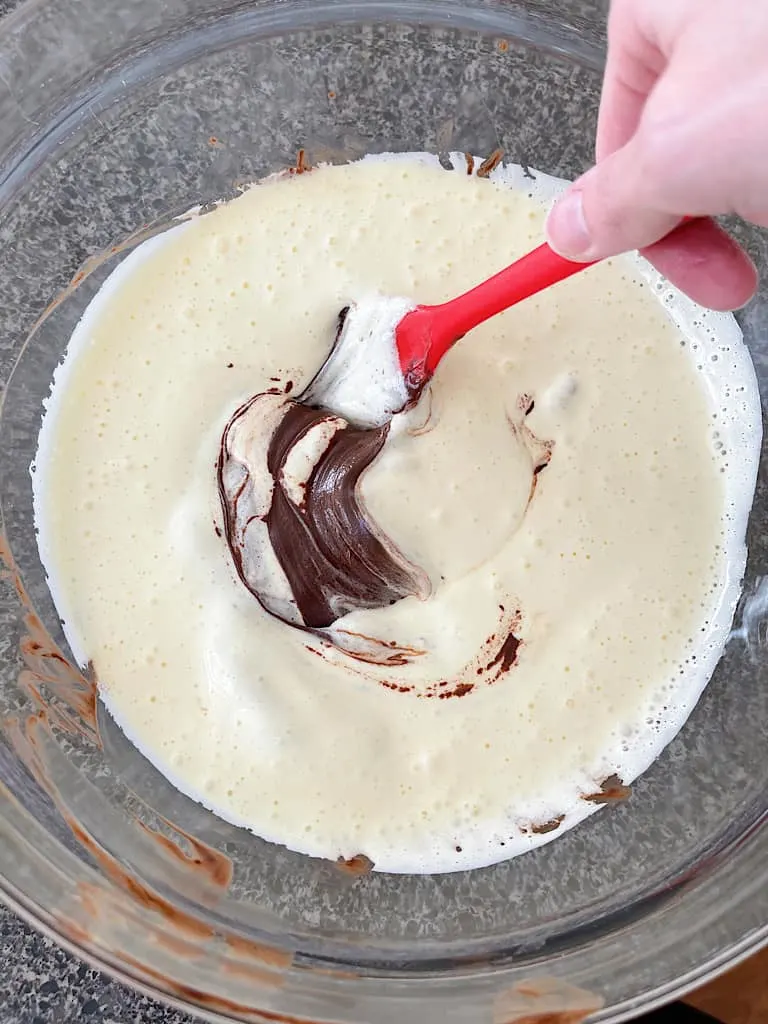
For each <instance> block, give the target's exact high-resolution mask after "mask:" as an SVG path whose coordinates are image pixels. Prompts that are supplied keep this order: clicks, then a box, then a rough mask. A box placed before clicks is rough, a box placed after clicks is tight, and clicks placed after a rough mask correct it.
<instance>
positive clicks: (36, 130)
mask: <svg viewBox="0 0 768 1024" xmlns="http://www.w3.org/2000/svg"><path fill="white" fill-rule="evenodd" d="M603 21H604V5H603V4H601V3H587V2H571V3H568V2H562V3H556V2H549V3H546V2H539V3H534V2H530V3H522V2H521V3H513V2H499V3H494V2H482V0H475V2H465V3H460V4H459V3H457V2H454V0H445V2H440V0H433V2H429V0H423V2H420V3H401V2H396V0H391V2H384V0H382V2H374V0H371V2H361V3H348V2H345V0H338V2H333V0H328V2H324V0H307V2H290V0H283V2H280V0H274V2H264V3H258V2H255V3H250V4H248V3H240V4H234V3H230V4H226V3H224V4H222V3H213V2H204V0H199V2H195V0H188V2H181V0H178V2H167V3H156V2H154V0H133V2H127V0H126V2H120V0H116V2H111V3H104V2H103V0H102V2H97V0H80V2H79V3H78V4H71V5H67V7H66V9H62V8H61V6H60V5H55V4H53V3H48V2H29V3H27V4H24V5H22V6H21V7H20V8H19V9H17V11H16V12H15V13H14V14H13V15H12V16H11V17H10V18H8V19H6V20H5V22H3V23H1V24H0V68H2V69H3V74H2V76H0V160H1V161H2V164H1V167H2V170H1V173H0V239H2V246H0V289H2V299H3V301H2V303H0V373H2V377H1V378H0V379H1V380H2V381H3V382H4V383H7V390H6V393H5V398H4V405H3V410H2V420H1V421H0V453H1V454H0V502H1V503H2V504H1V506H0V507H1V508H2V516H3V526H4V530H5V537H6V539H7V543H8V548H9V559H12V562H13V571H12V572H11V574H10V575H9V577H8V578H7V580H5V583H4V584H3V589H2V603H0V623H2V631H1V632H0V645H2V646H1V647H0V650H1V651H2V663H1V664H0V678H1V681H0V718H2V729H1V731H0V779H1V780H2V788H0V800H1V801H2V809H3V816H2V820H0V836H1V837H2V838H1V841H0V874H2V876H4V879H5V882H4V888H5V892H6V895H7V898H8V900H9V901H10V902H11V904H12V905H13V906H15V907H16V908H17V909H19V910H20V911H21V912H22V913H23V914H24V915H25V916H27V917H28V918H29V919H30V920H32V921H33V922H35V923H36V924H37V925H38V926H40V927H42V928H44V929H46V930H48V931H49V932H50V933H51V934H53V935H54V936H56V937H57V938H58V939H59V941H63V942H65V943H68V944H70V946H72V947H73V948H75V949H77V951H78V952H80V953H81V954H82V955H85V956H87V957H89V958H91V959H93V960H95V961H97V962H98V963H100V964H102V965H104V966H107V967H109V968H110V969H111V970H112V971H113V972H115V973H118V974H119V975H121V976H122V977H124V978H126V979H128V980H130V981H131V982H132V983H134V984H137V985H140V986H143V987H145V988H148V989H149V990H151V991H153V992H155V993H156V994H161V995H163V996H164V997H166V998H169V999H172V1000H175V1001H177V1002H180V1003H183V1004H185V1005H187V1006H190V1007H194V1008H196V1009H197V1010H201V1011H203V1012H206V1013H208V1014H210V1015H213V1016H216V1015H219V1016H222V1017H225V1018H234V1019H244V1020H250V1019H253V1020H266V1019H275V1018H274V1015H275V1014H277V1015H278V1017H277V1019H281V1018H280V1016H279V1015H281V1014H282V1015H288V1016H290V1017H293V1018H298V1019H303V1018H307V1019H310V1020H339V1021H355V1022H362V1021H365V1022H371V1024H376V1022H379V1021H381V1022H382V1024H383V1022H384V1021H390V1020H392V1019H393V1017H395V1015H397V1017H398V1018H399V1019H400V1020H402V1021H403V1022H404V1024H407V1022H411V1021H413V1022H416V1021H419V1022H422V1021H427V1022H428V1021H431V1020H435V1021H437V1020H442V1019H444V1018H445V1017H447V1016H448V1017H449V1018H450V1019H451V1020H452V1021H457V1022H461V1021H467V1022H470V1021H471V1022H473V1024H474V1022H476V1021H483V1020H488V1021H496V1022H503V1021H511V1020H513V1019H516V1015H517V1016H519V1015H520V1013H523V1012H530V1011H531V1007H533V1009H534V1010H539V1011H543V1010H545V1009H554V1010H557V1009H568V1008H575V1009H578V1008H579V1007H584V1008H586V1007H588V1006H592V1005H596V1004H597V1003H598V1002H602V1003H603V1009H602V1010H599V1011H598V1013H597V1018H596V1019H600V1020H619V1019H622V1018H623V1017H626V1016H629V1015H632V1014H634V1013H637V1012H639V1010H640V1009H641V1008H643V1007H647V1006H649V1005H651V1004H652V1003H653V1002H654V1001H656V1000H659V999H663V998H669V997H670V996H671V995H673V994H675V993H676V992H678V991H680V990H681V989H682V988H684V987H690V986H691V985H693V984H694V983H696V982H697V981H700V980H701V979H702V978H703V977H704V976H706V974H707V973H708V972H711V971H712V970H716V969H719V968H720V967H722V966H723V965H724V964H726V963H728V962H731V961H732V960H733V959H734V958H736V957H738V956H740V955H742V954H743V953H746V952H747V951H749V950H750V949H751V948H754V947H755V946H756V945H757V944H758V943H759V942H760V940H761V938H765V926H766V923H768V868H767V867H766V865H767V864H768V858H767V857H766V854H768V828H766V825H765V818H766V807H767V806H768V798H767V797H766V793H768V758H766V741H765V736H766V730H767V729H768V678H767V676H768V673H767V672H766V668H765V659H764V657H763V656H762V655H761V645H762V637H763V623H762V620H761V618H760V615H759V614H758V613H755V614H753V615H752V616H751V617H748V620H745V621H746V626H745V629H744V630H743V631H742V632H743V635H742V637H741V638H736V639H734V640H733V641H732V642H731V643H730V644H729V647H728V649H727V652H726V656H725V658H724V660H723V662H722V664H721V665H720V667H719V669H718V671H717V673H716V676H715V679H714V680H713V682H712V684H711V686H710V687H709V689H708V690H707V692H706V694H705V696H704V698H703V699H702V701H701V703H700V704H699V706H698V708H697V709H696V712H695V713H694V715H693V717H692V719H691V721H690V722H689V724H688V725H687V726H686V728H685V729H684V730H683V732H682V733H681V735H680V736H679V737H678V738H677V740H675V742H674V743H673V744H672V745H671V746H670V748H669V749H668V750H667V752H666V753H665V754H664V756H663V757H662V758H661V759H660V760H659V761H658V762H657V764H656V765H655V766H654V767H653V768H652V770H651V771H649V772H648V773H647V774H646V776H645V777H644V778H643V779H642V780H641V781H640V782H639V783H638V784H637V785H636V786H635V787H634V792H633V796H632V799H631V800H630V801H629V802H628V803H627V804H625V805H622V806H619V807H616V808H611V809H608V810H606V811H603V812H601V813H600V814H599V815H597V816H596V817H595V818H593V819H592V820H591V821H590V822H588V823H586V824H585V825H583V826H581V827H580V828H578V829H577V830H575V831H574V832H572V833H570V834H568V835H566V836H565V837H563V838H562V839H559V840H558V841H557V842H556V843H554V844H553V845H551V846H548V847H546V848H544V849H542V850H539V851H537V852H536V853H533V854H530V855H527V856H526V857H524V858H522V859H518V860H516V861H512V862H510V863H508V864H502V865H499V866H497V867H495V868H491V869H487V870H483V871H478V872H474V873H469V874H457V875H452V876H442V877H421V878H403V877H396V876H384V875H381V876H380V875H375V874H374V875H367V876H364V877H354V876H350V875H346V874H344V873H342V872H341V871H339V869H338V868H337V867H335V866H334V865H331V864H327V863H324V862H318V861H313V860H309V859H306V858H303V857H300V856H298V855H294V854H291V853H289V852H287V851H285V850H283V849H280V848H277V847H274V846H271V845H269V844H267V843H264V842H261V841H260V840H258V839H256V838H254V837H251V836H249V835H246V834H245V833H243V832H240V831H238V830H236V829H234V828H232V827H230V826H228V825H226V824H224V823H223V822H221V821H218V820H217V819H215V818H214V817H213V816H212V815H210V814H209V813H207V812H206V811H204V810H203V809H202V808H200V807H199V806H197V805H195V804H193V803H191V802H190V801H189V800H187V799H185V798H184V797H182V796H181V795H179V794H178V793H176V792H175V791H174V790H173V789H172V788H171V787H170V786H169V785H168V784H167V783H166V782H165V781H164V780H163V779H162V778H161V777H159V776H158V775H157V773H156V772H154V771H153V770H152V769H151V768H150V766H149V765H148V764H147V763H146V762H145V761H144V760H143V759H142V758H141V757H140V756H139V755H138V754H137V753H136V752H135V751H134V750H133V748H132V747H131V746H130V745H129V744H128V743H127V742H126V741H125V740H124V739H123V737H122V736H121V734H120V733H119V732H118V731H117V730H116V729H115V728H114V727H113V726H112V725H111V723H110V722H109V721H108V720H107V719H106V718H105V716H104V715H103V714H101V713H99V725H100V729H99V732H98V734H97V733H96V731H95V730H94V728H93V722H92V719H91V717H90V711H91V707H92V704H91V702H92V692H91V690H90V688H89V686H88V685H87V684H86V683H83V682H82V681H78V679H77V677H76V676H74V675H73V673H72V672H71V671H69V670H68V669H67V667H66V666H65V665H64V664H63V663H62V662H61V661H59V660H58V659H57V657H56V656H55V655H54V653H53V648H52V647H51V640H52V641H54V642H55V643H57V644H59V645H60V646H61V649H62V651H63V652H64V654H65V655H66V654H67V653H68V652H67V648H66V645H65V643H64V640H63V637H62V634H61V630H60V627H59V626H58V624H57V621H56V617H55V613H54V610H53V608H52V605H51V602H50V597H49V595H48V592H47V588H46V586H45V580H44V576H43V573H42V570H41V567H40V564H39V561H38V558H37V553H36V547H35V538H34V531H33V526H32V518H31V491H30V483H29V475H28V466H29V463H30V461H31V459H32V457H33V454H34V447H35V441H36V436H37V431H38V428H39V422H40V416H41V412H42V399H43V397H44V396H45V394H46V393H47V390H48V385H49V381H50V378H51V374H52V371H53V368H54V367H55V365H56V364H57V362H58V360H59V359H60V356H61V353H62V351H63V349H64V346H65V344H66V341H67V339H68V336H69V332H70V331H71V328H72V327H73V325H74V323H75V322H76V320H77V319H78V317H79V315H80V313H81V312H82V309H83V308H84V306H85V304H86V303H87V301H88V299H89V298H90V296H91V295H92V294H93V292H94V290H95V289H96V287H98V284H99V282H100V281H101V280H103V278H104V276H105V275H106V273H108V271H109V270H110V269H111V268H112V267H113V266H114V265H115V262H116V261H117V260H119V259H120V258H121V256H122V255H123V254H124V252H125V251H126V249H125V248H124V245H125V243H126V240H128V246H130V244H131V242H130V239H132V238H135V237H137V235H138V236H141V234H142V232H147V231H149V232H151V231H153V230H157V229H160V228H161V227H162V226H163V225H165V224H167V223H168V221H169V219H170V218H171V217H172V216H173V215H175V214H178V213H181V212H182V211H184V210H186V209H188V208H189V207H190V206H191V205H193V204H195V203H198V202H203V203H205V202H210V201H213V200H216V199H219V198H221V197H222V196H226V195H231V194H233V193H234V192H235V191H236V190H237V188H238V186H239V185H241V184H243V183H245V182H248V181H251V180H253V179H255V178H258V177H261V176H262V175H264V174H266V173H269V172H271V171H274V170H277V169H280V168H283V167H286V166H289V165H291V164H292V163H293V162H294V160H295V158H296V153H297V150H298V149H299V148H305V149H306V151H307V156H308V159H309V161H310V162H312V161H318V160H332V161H342V160H346V159H349V158H352V157H356V156H359V155H361V154H362V153H365V152H371V151H377V150H379V151H381V150H422V149H427V150H431V151H435V152H442V151H446V150H449V149H459V150H469V151H472V152H474V153H476V154H485V153H489V152H490V151H491V150H493V149H495V148H497V147H501V148H503V149H504V150H505V152H506V154H507V157H508V158H509V159H511V160H516V161H522V162H525V163H530V164H531V165H534V166H538V167H541V168H542V169H543V170H545V171H548V172H551V173H556V174H563V175H574V174H576V173H578V172H579V171H580V170H582V169H583V168H584V167H586V166H587V165H588V164H589V162H590V158H591V150H592V139H593V136H594V125H595V117H596V109H597V100H598V95H599V82H600V73H599V72H600V65H601V61H602V46H603V37H602V32H603ZM741 234H742V237H743V238H744V240H745V241H746V242H747V244H748V245H749V247H750V249H751V251H752V253H753V255H754V256H755V258H756V259H757V261H758V263H759V264H760V265H761V266H762V267H763V268H768V246H767V245H766V241H765V238H764V237H763V236H762V235H760V234H759V233H757V232H750V231H748V230H746V229H744V230H742V232H741ZM112 247H117V249H118V251H116V252H114V253H112V252H111V249H112ZM100 254H106V255H100ZM93 256H97V258H96V259H94V260H92V261H91V262H90V263H88V264H87V266H86V270H87V272H88V273H87V274H86V275H85V276H84V277H83V278H80V277H79V276H78V278H77V279H76V282H75V284H73V285H71V286H70V282H72V281H73V278H75V275H76V274H78V270H79V268H80V267H81V265H82V264H83V263H84V262H85V261H86V260H87V259H89V258H90V257H93ZM62 290H65V291H64V297H63V299H62V300H61V301H60V302H59V303H58V304H57V305H56V306H55V307H54V308H52V309H49V304H50V303H51V301H52V300H53V299H54V297H56V296H57V294H58V293H60V292H61V291H62ZM46 310H48V314H47V316H46V317H45V318H43V320H42V321H41V322H40V323H39V324H38V326H37V327H35V324H36V322H37V321H38V319H39V318H40V317H41V316H42V314H43V313H44V311H46ZM767 310H768V302H767V301H766V294H765V293H764V292H763V293H761V295H760V296H759V297H758V299H757V300H756V301H755V302H754V303H753V305H752V306H751V307H750V309H749V310H748V311H747V312H746V313H745V314H744V315H743V317H742V320H743V324H744V328H745V333H746V336H747V338H748V341H749V343H750V346H751V348H752V351H753V355H754V357H755V362H756V365H757V369H758V375H759V377H760V384H761V389H765V387H766V386H768V366H766V351H767V350H766V341H765V326H766V322H767V316H768V314H767V313H766V311H767ZM30 333H31V337H29V336H30ZM28 337H29V341H28V342H26V347H25V341H26V339H27V338H28ZM14 365H15V369H14ZM12 370H13V373H11V371H12ZM764 393H765V391H764ZM767 517H768V496H767V495H766V490H765V467H764V466H763V467H761V475H760V482H759V486H758V495H757V501H756V505H755V509H754V512H753V516H752V522H751V527H750V544H751V555H750V565H749V571H748V574H747V584H746V590H747V593H748V594H751V593H752V592H753V591H754V590H755V588H756V587H757V585H758V581H759V579H760V578H761V577H762V576H764V575H765V574H766V566H768V553H767V552H766V540H765V529H764V527H765V522H766V518H767ZM18 584H23V589H24V592H25V594H26V597H25V599H24V600H22V599H21V598H20V596H19V586H18ZM25 602H26V603H25ZM33 609H34V612H35V614H36V616H38V617H39V619H40V620H41V623H39V622H37V621H36V620H35V618H34V617H33V618H31V619H30V615H31V613H32V610H33ZM24 616H26V618H27V621H26V623H25V622H24V621H23V619H24ZM46 631H47V634H49V635H50V639H49V638H48V637H47V636H46ZM25 637H27V638H28V639H26V640H25V639H24V638H25ZM20 673H26V674H23V675H22V678H21V680H20V679H19V675H20ZM230 870H231V871H232V879H231V883H230V882H229V879H228V874H229V871H230ZM543 978H549V979H558V980H557V981H552V980H550V981H548V982H543V981H542V980H541V979H543ZM532 979H533V980H534V981H535V982H536V984H535V985H534V987H533V988H530V984H529V983H530V982H531V980H532ZM523 983H526V984H528V988H527V989H526V988H525V985H524V990H523V992H522V993H521V992H520V991H519V990H517V991H516V992H515V991H513V990H514V989H515V986H519V985H521V984H523ZM568 986H577V987H578V988H579V989H580V990H582V994H579V993H578V992H575V991H573V989H572V988H569V987H568ZM526 993H527V994H526ZM584 993H588V994H584ZM270 1014H272V1015H273V1016H271V1017H270Z"/></svg>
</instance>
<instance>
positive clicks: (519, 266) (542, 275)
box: [395, 217, 694, 396]
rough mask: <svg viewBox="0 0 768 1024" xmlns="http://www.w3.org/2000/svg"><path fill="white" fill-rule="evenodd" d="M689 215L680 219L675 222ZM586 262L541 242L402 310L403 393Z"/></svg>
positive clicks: (399, 341)
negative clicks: (483, 275) (490, 271)
mask: <svg viewBox="0 0 768 1024" xmlns="http://www.w3.org/2000/svg"><path fill="white" fill-rule="evenodd" d="M693 219H694V218H693V217H683V219H682V220H681V221H680V224H687V223H689V222H690V221H691V220H693ZM678 227H679V225H678ZM675 230H676V229H675ZM592 266H594V263H574V262H573V261H572V260H567V259H565V257H564V256H558V254H557V253H556V252H555V251H554V250H553V249H550V247H549V246H548V245H547V243H546V242H545V243H544V244H543V245H540V246H539V247H538V249H534V250H533V252H529V253H528V254H527V255H526V256H523V257H521V258H520V259H519V260H517V261H516V262H515V263H513V264H512V265H511V266H509V267H507V268H506V269H505V270H502V271H500V273H498V274H495V275H494V276H493V277H491V278H489V279H488V280H487V281H483V283H482V284H479V285H478V286H477V287H476V288H472V289H471V291H468V292H465V293H464V294H463V295H459V297H458V298H456V299H451V300H450V301H449V302H442V303H441V304H440V305H439V306H417V307H416V309H413V310H411V312H410V313H406V315H405V316H404V317H403V319H402V320H401V321H400V323H399V324H398V325H397V328H396V330H395V343H396V345H397V354H398V359H399V362H400V369H401V370H402V373H403V379H404V381H405V384H406V387H407V389H408V391H409V393H410V394H412V395H414V396H416V395H418V394H419V393H420V392H421V390H422V388H423V387H424V385H425V384H426V383H427V381H428V380H429V379H430V377H431V376H432V374H433V373H434V372H435V370H436V369H437V364H438V363H439V362H440V360H441V359H442V358H443V356H444V355H445V353H446V352H447V351H448V350H449V349H450V348H451V347H452V346H453V345H455V344H456V342H457V341H459V339H460V338H463V337H464V335H465V334H466V333H467V331H471V330H472V328H473V327H477V326H478V324H481V323H483V322H484V321H485V320H488V319H489V318H490V317H492V316H496V314H497V313H502V312H503V311H504V310H505V309H509V307H510V306H514V305H515V304H516V303H518V302H522V300H523V299H527V298H530V296H531V295H535V294H536V293H537V292H541V291H544V289H545V288H549V287H550V285H553V284H557V283H558V281H564V280H565V279H566V278H568V277H572V276H573V275H574V274H578V273H579V271H581V270H586V269H587V267H592Z"/></svg>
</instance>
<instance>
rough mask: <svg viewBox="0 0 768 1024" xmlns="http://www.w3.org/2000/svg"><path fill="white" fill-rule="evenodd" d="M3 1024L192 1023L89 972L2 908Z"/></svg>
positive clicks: (0, 984) (0, 978)
mask: <svg viewBox="0 0 768 1024" xmlns="http://www.w3.org/2000/svg"><path fill="white" fill-rule="evenodd" d="M0 964H2V971H1V973H0V1024H58V1022H59V1021H61V1022H64V1021H67V1022H69V1021H83V1022H84V1024H191V1022H192V1021H193V1018H192V1017H189V1016H187V1015H186V1014H183V1013H176V1012H175V1011H173V1010H168V1009H166V1008H165V1007H163V1006H161V1005H160V1004H159V1003H156V1002H154V1001H153V1000H151V999H146V998H145V997H144V996H140V995H137V994H136V993H135V992H132V991H130V990H129V989H127V988H125V986H123V985H119V984H118V983H117V982H114V981H111V980H110V979H109V978H108V977H107V976H106V975H104V974H100V973H99V972H98V971H94V970H91V969H90V968H89V967H87V966H86V965H85V964H84V963H82V962H81V961H80V960H77V959H76V958H75V957H73V956H69V954H68V953H65V952H64V950H62V949H59V947H58V946H56V945H55V944H54V943H53V942H50V941H49V940H48V939H45V938H43V936H42V935H39V934H38V933H37V932H35V931H33V930H32V929H31V928H29V927H27V925H25V924H24V923H23V922H22V921H21V920H19V918H18V917H16V916H15V915H14V914H12V913H11V912H10V911H9V910H6V909H5V908H4V907H0Z"/></svg>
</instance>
